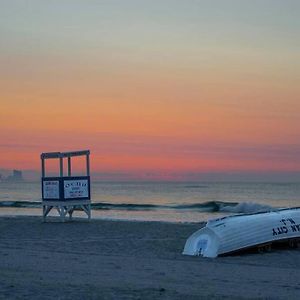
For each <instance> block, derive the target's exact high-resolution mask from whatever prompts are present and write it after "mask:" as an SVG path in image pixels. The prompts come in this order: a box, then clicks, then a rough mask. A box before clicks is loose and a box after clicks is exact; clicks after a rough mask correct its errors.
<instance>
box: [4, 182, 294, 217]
mask: <svg viewBox="0 0 300 300" xmlns="http://www.w3.org/2000/svg"><path fill="white" fill-rule="evenodd" d="M40 190H41V186H40V183H39V182H22V183H13V182H0V214H2V215H19V214H25V215H37V214H38V215H39V214H41V208H40V206H39V205H40V201H41V192H40ZM295 206H300V183H211V182H210V183H203V182H201V183H198V182H185V183H182V182H181V183H177V182H155V183H153V182H146V183H145V182H143V183H140V182H127V183H124V182H93V183H92V209H93V212H92V215H93V217H97V218H109V219H130V220H132V219H134V220H162V221H171V222H198V221H203V220H207V219H209V218H215V217H219V216H224V215H228V214H232V213H249V212H256V211H261V210H269V209H272V208H282V207H295Z"/></svg>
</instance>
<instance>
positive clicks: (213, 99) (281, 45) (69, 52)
mask: <svg viewBox="0 0 300 300" xmlns="http://www.w3.org/2000/svg"><path fill="white" fill-rule="evenodd" d="M0 104H1V109H0V169H16V168H17V169H23V170H25V169H26V170H37V171H39V168H40V161H39V155H40V153H41V152H48V151H67V150H79V149H90V150H91V154H92V156H91V163H92V170H93V172H94V173H97V172H103V173H107V174H110V173H112V174H113V173H116V174H119V173H121V174H127V175H128V174H129V175H130V174H140V176H141V178H144V177H143V176H145V178H146V177H147V176H146V175H145V174H148V175H149V174H150V175H149V176H150V177H151V178H152V177H153V178H158V179H159V178H161V179H165V178H167V179H172V176H175V175H174V174H176V176H177V177H178V176H179V177H180V178H181V179H184V178H185V177H184V176H185V175H186V174H198V173H203V172H204V173H205V172H206V173H207V172H225V173H226V172H229V173H230V172H242V173H245V174H247V173H251V172H256V173H259V172H268V173H270V172H271V173H272V172H274V173H282V174H284V173H287V172H299V174H300V1H298V0H294V1H293V0H284V1H281V0H260V1H258V0H252V1H249V0H227V1H223V0H219V1H217V0H209V1H208V0H207V1H204V0H203V1H200V0H199V1H197V0H190V1H182V0H180V1H179V0H165V1H164V0H151V1H150V0H149V1H146V0H145V1H144V0H135V1H134V0H126V1H125V0H118V1H116V0H106V1H100V0H98V1H97V0H88V1H84V0H81V1H79V0H69V1H67V0H51V1H41V0H36V1H34V0H28V1H17V0H1V1H0ZM122 172H123V173H122ZM172 174H173V175H172ZM176 176H175V177H176ZM177 177H176V178H177Z"/></svg>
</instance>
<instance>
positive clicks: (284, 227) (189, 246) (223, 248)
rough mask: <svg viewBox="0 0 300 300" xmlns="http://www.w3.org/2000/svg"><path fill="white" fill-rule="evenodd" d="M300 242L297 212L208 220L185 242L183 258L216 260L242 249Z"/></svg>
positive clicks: (292, 210) (278, 212) (284, 210)
mask: <svg viewBox="0 0 300 300" xmlns="http://www.w3.org/2000/svg"><path fill="white" fill-rule="evenodd" d="M296 238H300V208H298V207H297V208H290V209H280V210H276V211H272V212H264V213H256V214H244V215H235V216H229V217H224V218H220V219H215V220H210V221H208V222H207V224H206V226H205V227H204V228H202V229H200V230H198V231H196V232H195V233H193V234H192V235H191V236H190V237H189V238H188V239H187V241H186V244H185V247H184V250H183V254H184V255H201V256H204V257H217V256H218V255H222V254H227V253H230V252H234V251H238V250H241V249H244V248H249V247H253V246H259V245H263V244H267V243H272V242H276V241H281V240H288V239H296Z"/></svg>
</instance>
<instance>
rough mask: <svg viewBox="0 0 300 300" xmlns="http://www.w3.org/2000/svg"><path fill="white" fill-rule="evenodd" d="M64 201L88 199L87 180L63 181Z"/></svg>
mask: <svg viewBox="0 0 300 300" xmlns="http://www.w3.org/2000/svg"><path fill="white" fill-rule="evenodd" d="M64 195H65V199H72V198H88V196H89V188H88V180H87V179H82V180H65V181H64Z"/></svg>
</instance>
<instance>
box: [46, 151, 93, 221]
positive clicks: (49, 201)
mask: <svg viewBox="0 0 300 300" xmlns="http://www.w3.org/2000/svg"><path fill="white" fill-rule="evenodd" d="M75 156H85V157H86V176H72V165H71V158H72V157H75ZM46 159H58V160H59V176H56V177H47V176H46V169H45V160H46ZM64 159H67V160H68V172H67V176H64ZM41 163H42V180H41V181H42V206H43V220H44V221H46V217H47V215H48V214H49V212H50V211H51V210H52V208H54V209H56V210H57V212H58V213H59V216H60V218H61V220H62V221H65V218H66V216H67V215H68V214H69V219H70V220H71V219H72V214H73V212H74V210H82V211H83V212H85V213H86V214H87V216H88V219H89V220H90V219H91V186H90V151H89V150H82V151H72V152H47V153H42V154H41Z"/></svg>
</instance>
